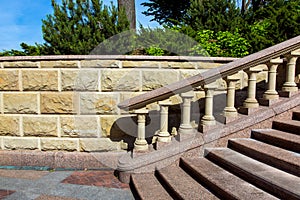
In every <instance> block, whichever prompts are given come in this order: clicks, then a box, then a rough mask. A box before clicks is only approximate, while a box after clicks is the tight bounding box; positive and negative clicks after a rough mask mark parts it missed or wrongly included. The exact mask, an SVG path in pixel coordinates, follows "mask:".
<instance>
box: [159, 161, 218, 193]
mask: <svg viewBox="0 0 300 200" xmlns="http://www.w3.org/2000/svg"><path fill="white" fill-rule="evenodd" d="M157 173H158V176H159V177H160V179H162V182H163V184H164V185H165V186H166V187H168V188H169V191H170V193H172V194H174V198H175V199H218V198H217V197H216V196H215V195H213V194H212V193H211V192H210V191H208V190H207V189H206V188H204V187H203V186H201V185H200V184H199V183H198V182H197V181H195V180H194V179H193V178H192V177H191V176H189V175H188V174H187V173H186V172H185V171H183V170H182V169H181V168H179V167H178V166H176V165H172V166H169V167H166V168H164V169H161V170H158V172H157Z"/></svg>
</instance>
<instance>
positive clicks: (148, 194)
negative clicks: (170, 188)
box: [131, 173, 173, 200]
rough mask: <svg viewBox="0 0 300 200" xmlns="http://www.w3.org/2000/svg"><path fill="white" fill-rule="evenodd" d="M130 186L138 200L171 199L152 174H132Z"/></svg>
mask: <svg viewBox="0 0 300 200" xmlns="http://www.w3.org/2000/svg"><path fill="white" fill-rule="evenodd" d="M131 185H132V186H133V187H134V190H135V191H136V192H137V194H138V196H139V198H140V199H145V200H158V199H173V198H172V197H171V196H170V195H169V194H168V192H167V191H166V190H165V189H164V187H163V186H162V185H161V183H160V182H159V181H158V180H157V178H156V177H155V175H154V174H153V173H149V174H132V175H131Z"/></svg>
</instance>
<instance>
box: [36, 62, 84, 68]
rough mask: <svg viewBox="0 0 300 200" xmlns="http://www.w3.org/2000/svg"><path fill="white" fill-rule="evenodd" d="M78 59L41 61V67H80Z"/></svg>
mask: <svg viewBox="0 0 300 200" xmlns="http://www.w3.org/2000/svg"><path fill="white" fill-rule="evenodd" d="M78 64H79V62H78V61H41V68H78Z"/></svg>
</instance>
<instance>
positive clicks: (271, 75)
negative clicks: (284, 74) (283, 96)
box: [260, 58, 283, 106]
mask: <svg viewBox="0 0 300 200" xmlns="http://www.w3.org/2000/svg"><path fill="white" fill-rule="evenodd" d="M281 63H283V60H282V59H280V58H277V59H272V60H270V62H268V63H267V66H268V70H269V71H268V90H267V91H266V92H265V93H264V95H263V98H262V99H261V100H260V103H261V104H262V105H266V106H269V105H271V104H272V103H275V102H277V99H279V95H278V92H277V91H276V74H277V67H278V65H279V64H281Z"/></svg>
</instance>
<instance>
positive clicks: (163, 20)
mask: <svg viewBox="0 0 300 200" xmlns="http://www.w3.org/2000/svg"><path fill="white" fill-rule="evenodd" d="M141 5H142V6H144V7H148V9H147V10H146V11H144V12H143V14H144V15H146V16H152V17H153V19H152V20H151V21H157V22H158V23H159V24H164V25H168V26H173V25H177V24H178V23H180V21H181V20H182V18H183V16H185V14H186V10H187V8H188V7H189V5H190V1H188V0H149V1H147V2H144V3H142V4H141Z"/></svg>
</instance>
